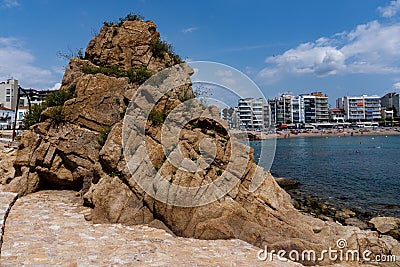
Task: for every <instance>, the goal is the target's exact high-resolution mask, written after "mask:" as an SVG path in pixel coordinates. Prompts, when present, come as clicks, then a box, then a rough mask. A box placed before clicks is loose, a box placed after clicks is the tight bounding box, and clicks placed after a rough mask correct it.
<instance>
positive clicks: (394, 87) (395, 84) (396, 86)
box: [393, 82, 400, 90]
mask: <svg viewBox="0 0 400 267" xmlns="http://www.w3.org/2000/svg"><path fill="white" fill-rule="evenodd" d="M393 89H395V90H400V82H397V83H394V84H393Z"/></svg>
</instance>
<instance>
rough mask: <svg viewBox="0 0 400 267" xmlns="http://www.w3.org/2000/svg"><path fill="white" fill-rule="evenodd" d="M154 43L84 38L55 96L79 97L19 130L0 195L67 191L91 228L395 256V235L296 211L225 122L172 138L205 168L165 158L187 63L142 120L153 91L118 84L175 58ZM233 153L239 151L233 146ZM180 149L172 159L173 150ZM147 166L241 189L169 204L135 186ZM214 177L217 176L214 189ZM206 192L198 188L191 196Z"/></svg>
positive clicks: (116, 30) (114, 33)
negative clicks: (342, 243) (154, 228)
mask: <svg viewBox="0 0 400 267" xmlns="http://www.w3.org/2000/svg"><path fill="white" fill-rule="evenodd" d="M158 38H159V33H158V32H157V31H156V27H155V25H154V24H153V23H152V22H151V21H148V22H144V21H127V22H124V23H123V24H121V25H111V26H104V27H103V28H102V29H101V31H100V33H99V35H98V36H96V37H94V38H93V39H92V40H91V41H90V43H89V45H88V47H87V49H86V55H85V58H84V59H77V58H74V59H71V61H70V63H69V65H68V66H67V68H66V72H65V75H64V78H63V83H62V84H63V85H62V88H61V90H73V91H74V92H75V94H74V98H73V99H70V100H68V101H67V102H65V104H64V106H63V116H64V117H63V121H62V122H61V123H60V122H55V121H54V120H53V119H52V117H51V114H50V113H49V111H45V112H44V113H43V114H42V121H41V122H40V123H38V124H36V125H34V126H33V127H32V128H31V129H30V131H27V132H25V133H24V135H23V136H22V139H21V142H20V143H19V147H18V152H17V156H16V159H15V161H14V165H13V167H14V176H13V177H10V179H8V182H7V183H6V185H5V187H6V189H8V190H11V191H14V192H18V193H19V194H20V195H26V194H29V193H32V192H36V191H39V190H43V189H73V190H75V191H79V192H80V194H81V195H82V196H83V199H84V203H85V205H86V206H88V207H90V208H91V209H92V214H91V216H88V218H89V217H91V219H92V220H93V221H94V222H110V223H123V224H130V225H133V224H150V225H151V224H153V225H158V226H159V227H161V228H165V229H169V230H170V231H172V232H173V233H174V234H175V235H177V236H181V237H192V238H199V239H231V238H238V239H242V240H244V241H247V242H249V243H251V244H253V245H256V246H258V247H260V248H264V247H265V246H268V247H269V248H270V249H274V250H276V251H278V250H280V249H285V250H287V251H290V250H293V249H296V250H298V251H300V252H301V251H303V250H311V249H312V250H315V251H317V252H321V251H323V250H325V249H328V248H329V247H332V248H334V247H335V246H336V241H337V240H338V239H345V240H346V241H347V245H348V248H349V249H359V250H366V249H369V250H371V252H372V253H373V254H385V253H386V254H387V253H390V252H391V251H394V249H395V247H396V246H398V243H397V241H395V240H394V239H393V238H391V237H387V236H383V237H381V236H379V234H378V233H377V232H370V231H369V232H368V231H361V230H360V229H359V228H356V227H343V226H340V225H338V224H336V223H333V222H324V221H321V220H319V219H316V218H313V217H310V216H308V215H304V214H301V213H300V212H298V211H297V210H296V209H295V208H294V207H293V205H292V203H291V199H290V196H289V195H288V194H287V193H286V192H285V191H284V190H282V189H281V188H280V187H279V185H278V184H277V183H276V181H275V179H274V178H273V177H272V176H271V175H270V174H268V173H266V172H265V171H264V170H262V169H261V168H260V167H258V166H257V165H256V164H255V163H254V158H253V155H252V153H248V154H246V153H243V154H242V152H245V151H249V148H248V147H247V146H245V145H243V144H241V143H239V142H237V141H236V140H235V138H233V137H232V136H230V135H229V133H228V132H227V131H225V130H224V129H225V126H224V123H223V122H220V121H218V120H212V119H208V116H203V118H199V119H196V120H192V121H189V122H188V123H186V124H184V125H183V127H182V129H180V131H179V132H176V133H179V134H177V135H179V137H178V138H177V140H178V141H179V150H180V153H181V154H182V158H181V162H182V164H183V165H184V166H185V167H186V169H190V168H192V167H193V166H195V165H193V162H197V164H199V165H202V164H207V166H208V167H207V168H205V169H202V170H201V171H193V172H191V171H187V170H186V171H185V170H183V169H181V168H177V167H176V166H175V165H174V164H172V163H171V161H170V160H166V156H165V153H166V152H165V151H164V149H165V148H166V147H165V146H164V145H163V144H162V142H163V140H162V138H161V131H162V129H163V128H162V123H163V121H164V120H165V118H166V117H167V116H168V115H169V114H172V113H173V112H172V111H174V112H176V110H178V111H179V109H180V108H185V106H182V103H183V102H185V100H188V99H191V98H193V97H194V94H193V91H192V89H191V83H190V75H191V74H192V73H193V70H191V69H190V68H189V67H187V66H185V65H182V66H180V67H177V68H176V69H177V70H178V71H181V73H183V74H184V75H183V78H184V79H183V80H184V81H185V83H184V84H183V85H181V86H179V87H177V88H174V89H173V90H171V91H170V92H168V93H165V94H163V95H162V96H161V97H160V98H159V99H158V100H157V102H156V103H155V105H154V107H152V109H149V110H147V112H148V115H149V117H148V119H147V120H146V118H142V117H141V114H140V113H137V112H138V110H140V109H142V110H146V108H147V107H148V106H147V104H149V103H150V102H151V101H150V100H151V99H153V98H155V97H156V94H146V93H145V92H146V91H141V94H139V93H138V94H137V92H138V88H139V86H140V84H141V83H140V82H137V81H135V80H134V79H132V77H125V76H129V75H125V74H127V73H128V71H133V72H135V71H138V70H141V71H143V70H145V71H146V73H147V72H149V73H151V74H154V73H155V72H156V71H159V70H162V69H165V68H166V67H167V66H170V65H172V64H173V63H174V59H173V58H174V55H171V54H168V51H164V52H163V53H164V54H163V56H160V55H159V54H157V56H156V55H155V51H154V50H153V49H152V44H154V42H157V40H158ZM88 70H89V71H88ZM121 73H122V74H123V75H121ZM157 79H158V80H157V81H158V82H159V84H167V83H168V82H171V81H173V80H176V77H168V76H165V77H164V76H158V77H157ZM147 85H149V86H150V83H148V84H145V86H147ZM135 97H136V100H138V101H139V102H137V103H136V106H135V105H133V106H132V104H130V105H128V104H129V102H130V101H131V100H132V98H135ZM131 103H132V102H131ZM190 108H191V110H190V112H191V113H196V112H203V113H202V114H206V115H207V114H208V115H210V116H211V115H212V114H214V115H215V114H216V113H218V110H216V109H215V107H210V108H204V107H202V106H201V105H200V104H199V103H197V102H192V103H191V106H190ZM127 109H128V112H126V110H127ZM125 113H126V114H125ZM180 114H184V113H182V112H181V113H179V112H178V113H177V114H176V117H175V119H176V120H179V119H185V116H184V115H182V116H180ZM124 116H125V119H127V118H128V119H132V120H133V119H135V120H136V121H139V124H142V125H143V129H141V128H140V127H139V126H138V125H135V124H134V125H130V127H131V128H128V132H129V134H128V136H127V137H126V140H125V139H124V131H125V130H126V129H125V128H124V123H123V119H124ZM211 117H212V116H211ZM140 134H144V135H145V145H143V143H141V142H140V141H138V140H139V139H137V138H136V137H138V136H139V135H140ZM128 139H129V142H128V144H129V145H128V146H127V147H125V152H126V150H128V151H129V152H130V154H129V155H130V158H126V155H127V154H126V153H124V149H123V146H124V144H123V143H124V141H125V142H126V141H127V140H128ZM167 141H168V140H167ZM233 146H235V149H231V148H232V147H233ZM167 148H168V149H169V147H167ZM175 148H176V147H175ZM175 148H171V150H169V153H173V152H177V151H176V150H175ZM250 152H251V151H250ZM200 155H214V156H213V157H211V161H210V162H207V157H206V159H205V160H204V162H202V161H198V159H199V158H200ZM146 157H148V158H149V160H150V161H146V160H145V158H146ZM132 159H135V160H137V161H135V162H134V165H135V166H136V168H135V169H134V170H133V169H132V168H129V166H130V165H129V164H133V163H132V162H131V160H132ZM189 159H190V160H189ZM127 163H128V164H127ZM139 163H140V164H139ZM148 165H152V167H154V169H155V170H157V171H158V173H159V174H160V175H162V177H164V178H165V180H167V181H168V182H170V184H171V185H172V184H173V185H179V186H181V187H201V186H202V185H207V184H211V183H212V182H215V184H217V187H219V189H221V190H225V189H226V184H227V183H230V182H231V181H236V183H235V184H234V186H233V187H232V188H229V192H228V193H227V194H226V195H224V196H223V197H221V198H218V199H216V200H215V201H212V202H211V203H206V204H204V205H201V206H196V205H195V206H190V207H188V206H182V205H181V206H179V205H173V204H171V203H174V200H177V199H178V200H179V198H182V196H181V195H179V194H176V192H175V191H173V190H172V188H173V187H172V186H171V187H168V188H166V189H165V188H164V190H159V189H160V188H157V187H154V188H146V189H150V191H152V194H150V193H149V191H148V190H147V191H145V190H144V188H143V187H142V186H141V185H138V181H141V180H142V179H151V178H152V177H154V173H152V172H149V168H148V167H149V166H148ZM228 166H229V168H228ZM9 173H12V172H11V171H10V172H9ZM152 175H153V176H152ZM220 177H224V179H223V180H222V181H221V180H219V178H220ZM254 177H258V178H260V179H262V183H261V185H260V186H259V187H258V188H257V189H256V190H253V189H252V187H251V185H252V183H253V180H254ZM154 179H156V178H154ZM202 193H204V191H199V192H198V195H194V198H195V199H196V198H197V197H201V194H202ZM160 195H164V196H168V198H169V199H168V201H171V202H168V201H167V202H165V201H160V198H159V196H160ZM210 197H212V196H210ZM328 263H331V260H330V259H328V258H326V259H321V260H316V259H315V260H312V261H306V262H304V264H307V265H312V264H328Z"/></svg>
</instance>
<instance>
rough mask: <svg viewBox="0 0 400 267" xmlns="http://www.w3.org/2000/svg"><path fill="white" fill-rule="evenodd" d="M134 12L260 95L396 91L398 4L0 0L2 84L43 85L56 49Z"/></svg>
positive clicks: (357, 0) (51, 73)
mask: <svg viewBox="0 0 400 267" xmlns="http://www.w3.org/2000/svg"><path fill="white" fill-rule="evenodd" d="M129 12H137V13H140V14H142V15H143V16H145V18H146V19H151V20H153V21H154V22H155V23H156V24H157V26H158V30H159V31H160V33H161V36H162V38H164V39H165V40H167V41H168V42H170V43H172V44H173V45H174V47H175V51H176V52H177V53H178V54H179V55H181V56H182V58H184V59H188V60H209V61H215V62H220V63H223V64H227V65H229V66H232V67H233V68H236V69H238V70H240V71H242V72H244V73H246V74H247V75H249V77H250V78H252V79H253V80H254V81H255V82H256V84H257V85H258V86H259V87H260V88H261V90H262V91H263V92H264V95H265V96H266V97H267V98H272V97H275V96H277V95H279V94H280V93H285V92H292V93H294V94H299V93H309V92H312V91H322V92H324V93H327V94H328V95H329V97H330V102H331V103H332V104H333V103H334V101H335V99H336V98H337V97H340V96H343V95H359V94H378V95H383V94H384V93H386V92H389V91H396V90H397V91H400V0H396V1H384V0H326V1H320V0H308V1H296V0H291V1H283V0H280V1H262V0H260V1H251V0H250V1H243V0H240V1H239V0H230V1H218V0H204V1H187V0H186V1H183V0H182V1H180V0H179V1H162V0H152V1H150V0H137V1H134V0H131V1H128V0H120V1H103V0H84V1H82V0H80V1H76V0H69V1H61V0H0V18H1V24H0V80H2V81H3V80H5V79H7V78H9V77H14V78H16V79H19V80H20V84H21V86H23V87H33V88H37V89H48V88H52V87H54V86H57V83H59V82H60V81H61V79H62V74H63V71H64V68H65V65H66V63H67V62H66V61H65V60H64V59H62V58H60V57H58V56H57V52H59V51H62V52H68V50H69V49H70V50H75V49H77V48H85V47H86V45H87V43H88V42H89V40H90V39H91V38H92V37H93V35H94V34H95V33H96V32H98V31H99V29H100V27H101V26H102V24H103V22H104V21H110V20H116V19H118V18H119V17H123V16H125V15H126V14H127V13H129Z"/></svg>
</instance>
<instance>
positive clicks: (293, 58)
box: [258, 21, 400, 83]
mask: <svg viewBox="0 0 400 267" xmlns="http://www.w3.org/2000/svg"><path fill="white" fill-rule="evenodd" d="M399 47H400V23H397V24H392V25H382V24H380V23H379V22H377V21H372V22H369V23H367V24H363V25H359V26H357V27H356V28H355V29H354V30H353V31H351V32H348V33H346V32H344V33H338V34H335V35H333V36H332V37H330V38H327V37H322V38H319V39H318V40H316V41H314V42H308V43H304V44H300V45H298V46H297V47H295V48H293V49H290V50H287V51H285V52H284V53H283V54H280V55H277V56H273V57H268V58H267V59H266V62H267V63H268V65H269V66H268V67H267V68H264V69H263V70H261V71H260V72H259V73H258V76H259V77H260V78H261V79H262V80H264V79H267V80H269V81H276V80H277V79H279V78H280V77H281V76H282V77H283V76H284V75H285V74H313V75H316V76H328V75H336V74H349V73H364V74H371V73H375V74H377V73H380V74H390V73H400V65H399V61H400V49H399ZM267 83H268V82H267Z"/></svg>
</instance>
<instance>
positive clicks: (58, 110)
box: [49, 106, 66, 124]
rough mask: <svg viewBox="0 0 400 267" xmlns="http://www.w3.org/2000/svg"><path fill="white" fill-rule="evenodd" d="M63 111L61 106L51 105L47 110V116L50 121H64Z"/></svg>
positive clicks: (57, 122)
mask: <svg viewBox="0 0 400 267" xmlns="http://www.w3.org/2000/svg"><path fill="white" fill-rule="evenodd" d="M65 116H66V115H65V111H64V107H63V106H55V107H52V108H51V109H50V111H49V117H50V119H51V120H52V122H54V123H56V124H59V123H61V122H64V121H65Z"/></svg>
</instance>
